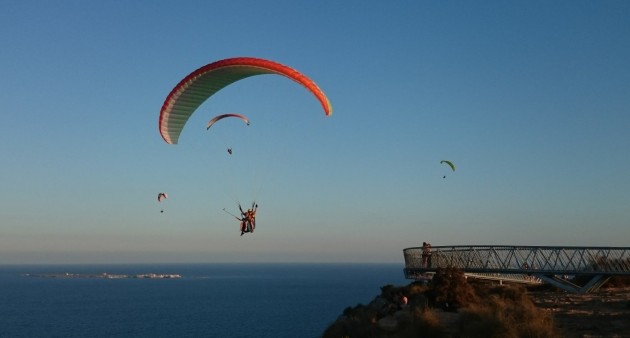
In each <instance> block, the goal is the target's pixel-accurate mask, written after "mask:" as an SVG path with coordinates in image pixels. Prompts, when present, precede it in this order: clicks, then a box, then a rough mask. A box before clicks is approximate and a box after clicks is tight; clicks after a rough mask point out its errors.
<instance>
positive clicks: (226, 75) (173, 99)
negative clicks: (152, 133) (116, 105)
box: [159, 57, 332, 144]
mask: <svg viewBox="0 0 630 338" xmlns="http://www.w3.org/2000/svg"><path fill="white" fill-rule="evenodd" d="M261 74H278V75H282V76H285V77H287V78H289V79H291V80H293V81H295V82H297V83H299V84H301V85H302V86H304V87H305V88H306V89H308V90H309V91H310V92H311V93H312V94H313V95H315V97H316V98H317V100H319V102H320V103H321V105H322V107H323V108H324V113H325V114H326V116H329V115H331V114H332V106H331V105H330V102H329V101H328V98H327V97H326V95H325V94H324V92H322V90H321V89H319V87H317V85H316V84H315V82H313V81H312V80H311V79H309V78H308V77H306V76H305V75H303V74H301V73H300V72H298V71H297V70H295V69H293V68H290V67H287V66H285V65H282V64H279V63H277V62H274V61H269V60H264V59H257V58H248V57H241V58H231V59H225V60H220V61H217V62H213V63H211V64H208V65H205V66H203V67H201V68H199V69H197V70H196V71H194V72H192V73H191V74H189V75H188V76H186V77H185V78H184V79H183V80H182V81H180V82H179V83H178V84H177V86H175V88H173V90H172V91H171V92H170V94H168V96H167V97H166V100H165V101H164V104H163V105H162V109H161V110H160V119H159V129H160V134H161V135H162V138H164V141H166V143H169V144H176V143H177V141H178V140H179V135H180V134H181V132H182V129H183V128H184V125H185V124H186V122H187V121H188V118H190V115H192V113H193V112H194V111H195V110H196V109H197V108H198V107H199V106H200V105H201V104H202V103H203V102H204V101H206V100H207V99H208V98H209V97H210V96H212V95H214V94H215V93H216V92H218V91H219V90H221V89H223V88H225V87H226V86H228V85H230V84H232V83H234V82H236V81H239V80H242V79H244V78H247V77H250V76H254V75H261Z"/></svg>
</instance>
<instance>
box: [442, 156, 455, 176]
mask: <svg viewBox="0 0 630 338" xmlns="http://www.w3.org/2000/svg"><path fill="white" fill-rule="evenodd" d="M444 163H446V164H448V166H449V167H451V170H453V171H455V165H454V164H453V162H451V161H447V160H442V161H440V164H444ZM442 178H446V175H444V176H442Z"/></svg>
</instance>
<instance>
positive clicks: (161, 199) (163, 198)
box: [157, 192, 168, 213]
mask: <svg viewBox="0 0 630 338" xmlns="http://www.w3.org/2000/svg"><path fill="white" fill-rule="evenodd" d="M167 198H168V195H167V194H166V193H165V192H161V193H159V194H158V197H157V199H158V202H159V203H162V201H163V200H165V199H167ZM163 212H164V208H162V209H161V210H160V213H163Z"/></svg>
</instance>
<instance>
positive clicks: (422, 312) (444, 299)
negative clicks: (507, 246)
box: [323, 268, 560, 338]
mask: <svg viewBox="0 0 630 338" xmlns="http://www.w3.org/2000/svg"><path fill="white" fill-rule="evenodd" d="M559 336H560V335H559V333H558V332H557V331H556V329H555V328H554V323H553V318H552V315H551V314H549V313H548V312H546V311H544V310H542V309H539V308H537V307H536V306H535V304H534V303H533V302H532V300H531V299H530V298H529V297H528V296H527V293H526V290H525V288H523V287H518V286H490V285H487V284H471V283H468V282H467V280H466V279H465V278H464V274H463V272H461V271H460V270H457V269H452V268H448V269H441V270H439V271H438V272H437V273H436V275H435V276H434V278H433V280H432V282H431V283H430V284H429V285H425V284H422V283H418V282H414V283H411V284H409V285H407V286H402V287H396V286H392V285H387V286H383V287H382V288H381V294H380V295H378V296H377V297H376V298H374V300H373V301H372V302H370V303H369V304H368V305H363V304H359V305H357V306H355V307H348V308H346V309H345V310H344V312H343V314H342V315H341V316H340V317H339V318H338V319H337V320H336V321H335V322H334V323H332V324H331V325H330V326H329V327H328V328H327V329H326V330H325V332H324V334H323V337H324V338H359V337H361V338H363V337H364V338H380V337H387V338H411V337H414V338H419V337H471V338H474V337H484V338H489V337H497V338H498V337H501V338H509V337H539V338H547V337H548V338H551V337H559Z"/></svg>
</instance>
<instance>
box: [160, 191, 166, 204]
mask: <svg viewBox="0 0 630 338" xmlns="http://www.w3.org/2000/svg"><path fill="white" fill-rule="evenodd" d="M167 198H168V195H166V193H163V192H161V193H159V194H158V202H162V201H163V200H164V199H167Z"/></svg>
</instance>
